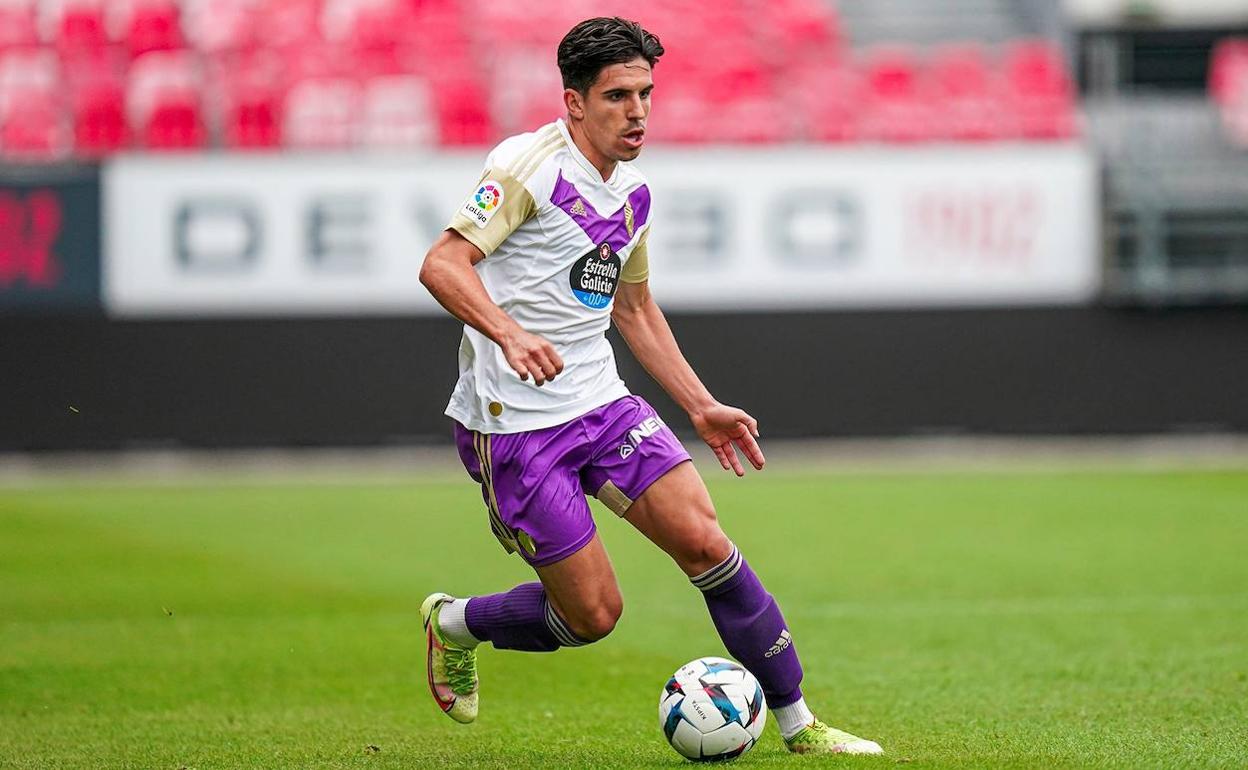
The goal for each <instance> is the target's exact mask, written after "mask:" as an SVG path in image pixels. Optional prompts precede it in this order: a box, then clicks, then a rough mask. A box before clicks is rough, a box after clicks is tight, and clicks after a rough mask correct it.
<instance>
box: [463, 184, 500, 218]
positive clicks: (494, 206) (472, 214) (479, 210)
mask: <svg viewBox="0 0 1248 770" xmlns="http://www.w3.org/2000/svg"><path fill="white" fill-rule="evenodd" d="M502 205H503V186H502V184H500V183H499V182H497V181H495V180H493V179H487V180H485V181H484V182H482V183H481V186H480V187H478V188H477V191H476V192H475V193H473V195H472V197H471V198H469V199H468V200H467V201H466V202H465V203H464V209H463V211H464V214H465V215H466V216H467V217H468V218H469V219H471V220H472V221H474V222H476V223H477V227H480V228H484V227H485V226H486V225H488V224H489V223H490V220H491V219H493V218H494V215H495V214H497V213H498V210H499V209H500V208H502Z"/></svg>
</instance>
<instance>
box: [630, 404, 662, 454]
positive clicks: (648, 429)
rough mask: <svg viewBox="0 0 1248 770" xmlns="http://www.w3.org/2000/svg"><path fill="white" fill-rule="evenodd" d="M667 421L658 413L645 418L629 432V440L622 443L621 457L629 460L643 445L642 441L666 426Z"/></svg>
mask: <svg viewBox="0 0 1248 770" xmlns="http://www.w3.org/2000/svg"><path fill="white" fill-rule="evenodd" d="M666 427H667V425H666V423H664V422H663V420H662V418H660V417H658V416H657V415H656V416H654V417H650V418H648V419H646V420H643V421H642V422H641V423H640V424H639V425H638V426H637V427H636V428H633V429H632V430H630V431H629V432H628V441H625V442H624V443H623V444H621V445H620V459H621V460H627V459H628V458H629V457H631V456H632V454H633V452H636V451H637V448H638V447H640V446H641V442H643V441H645V440H646V439H648V438H650V437H651V436H653V435H654V434H656V433H658V432H659V431H661V430H663V429H664V428H666Z"/></svg>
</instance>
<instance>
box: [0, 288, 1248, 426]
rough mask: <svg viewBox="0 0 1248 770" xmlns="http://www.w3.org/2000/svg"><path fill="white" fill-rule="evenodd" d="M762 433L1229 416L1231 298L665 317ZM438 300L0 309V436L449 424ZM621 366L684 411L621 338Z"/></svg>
mask: <svg viewBox="0 0 1248 770" xmlns="http://www.w3.org/2000/svg"><path fill="white" fill-rule="evenodd" d="M672 325H673V327H674V329H675V331H676V334H677V337H678V339H679V340H680V341H681V343H682V346H683V348H684V350H685V351H686V353H687V355H688V357H689V359H690V360H691V361H692V362H693V363H694V365H695V367H696V368H697V369H698V371H699V372H700V373H701V374H702V376H703V378H704V379H705V380H706V382H707V383H708V384H709V385H710V387H711V389H712V392H714V393H715V394H716V395H717V396H718V397H719V398H721V399H722V400H724V401H728V402H732V403H736V404H739V405H740V406H742V407H744V408H746V409H748V410H749V411H751V412H752V413H753V414H754V415H755V416H756V417H757V418H758V419H759V421H760V424H761V428H762V432H763V435H764V436H765V437H788V436H794V437H795V436H817V435H829V436H863V435H905V434H915V433H933V432H937V433H939V432H977V433H1017V434H1033V433H1143V432H1158V431H1163V432H1164V431H1191V430H1220V431H1248V398H1246V397H1245V396H1244V392H1243V383H1244V382H1248V309H1244V308H1240V309H1235V308H1222V309H1201V310H1187V311H1167V312H1158V311H1126V310H1113V309H1104V308H1078V309H1045V310H958V311H924V312H889V313H882V312H874V313H866V312H863V313H823V314H750V315H724V314H713V315H711V314H708V315H682V316H674V317H673V318H672ZM458 337H459V326H458V325H457V324H456V323H454V322H453V321H451V320H449V319H446V320H443V319H438V318H372V319H360V318H341V319H339V318H335V319H321V320H293V319H291V320H245V321H244V320H203V321H146V322H121V321H112V320H104V319H102V318H98V317H95V318H66V317H55V318H42V319H40V318H19V317H11V318H0V449H3V450H19V449H76V448H104V447H121V446H152V445H156V446H165V445H171V446H179V445H185V446H259V445H281V446H290V445H350V444H376V443H392V442H412V441H427V440H442V441H444V440H448V438H449V432H448V422H447V420H446V418H444V417H443V416H442V407H443V406H444V405H445V403H446V399H447V396H448V394H449V392H450V388H451V386H452V384H453V382H454V379H455V351H456V346H457V343H458ZM616 350H617V353H618V356H619V360H620V366H621V371H622V374H623V375H624V378H625V380H626V382H628V384H629V385H630V387H632V388H634V389H635V390H636V391H637V392H639V393H641V394H643V395H645V396H646V397H648V398H652V399H653V400H654V402H655V404H656V406H658V408H659V410H660V412H661V413H662V414H663V415H664V417H665V418H667V419H668V421H669V422H670V423H671V424H672V425H673V426H675V427H677V429H678V430H680V429H682V427H684V426H686V425H687V424H686V423H685V421H684V420H683V418H682V416H681V415H680V414H679V412H678V410H677V409H676V408H675V407H674V406H673V405H672V403H671V402H670V401H668V400H667V399H666V397H664V396H662V395H661V394H659V393H657V389H656V387H655V386H654V385H653V384H652V383H651V382H650V381H649V379H648V378H647V377H646V375H645V374H644V373H642V372H641V371H640V368H639V367H638V366H637V365H636V363H635V362H634V361H633V360H632V358H631V357H630V356H629V354H628V353H627V351H626V349H625V348H624V346H623V345H622V343H620V342H619V341H618V340H617V341H616Z"/></svg>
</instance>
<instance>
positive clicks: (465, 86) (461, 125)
mask: <svg viewBox="0 0 1248 770" xmlns="http://www.w3.org/2000/svg"><path fill="white" fill-rule="evenodd" d="M449 71H450V72H452V73H454V72H456V71H457V70H456V69H454V68H452V69H450V70H449ZM431 82H432V83H433V86H434V88H433V99H434V107H435V109H436V110H437V115H438V127H439V139H440V142H441V144H443V145H449V146H458V145H482V144H486V143H487V142H489V141H490V140H492V139H493V138H494V137H495V136H496V132H495V130H494V123H493V120H492V118H491V117H490V109H489V103H488V101H487V99H486V91H485V88H484V87H483V86H482V85H481V83H480V82H479V81H477V80H475V79H473V78H471V77H468V76H464V75H454V74H452V75H451V76H447V75H445V74H436V73H435V74H434V75H433V76H432V80H431Z"/></svg>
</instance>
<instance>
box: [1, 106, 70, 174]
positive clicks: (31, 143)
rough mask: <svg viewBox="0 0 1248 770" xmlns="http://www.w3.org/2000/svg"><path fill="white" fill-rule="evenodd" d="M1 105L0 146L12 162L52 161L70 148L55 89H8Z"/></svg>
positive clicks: (62, 156)
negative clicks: (13, 90) (15, 90)
mask: <svg viewBox="0 0 1248 770" xmlns="http://www.w3.org/2000/svg"><path fill="white" fill-rule="evenodd" d="M0 101H2V102H3V103H2V104H0V148H2V149H3V153H4V157H5V158H6V159H7V160H12V161H22V162H30V161H40V162H44V161H54V160H59V159H61V158H64V157H65V155H66V154H67V153H68V151H69V149H70V143H69V132H68V127H67V124H66V121H65V114H64V110H63V109H62V106H61V101H60V95H59V93H58V92H56V91H54V90H31V91H17V92H12V91H10V92H7V93H6V94H5V95H4V98H3V100H0Z"/></svg>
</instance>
